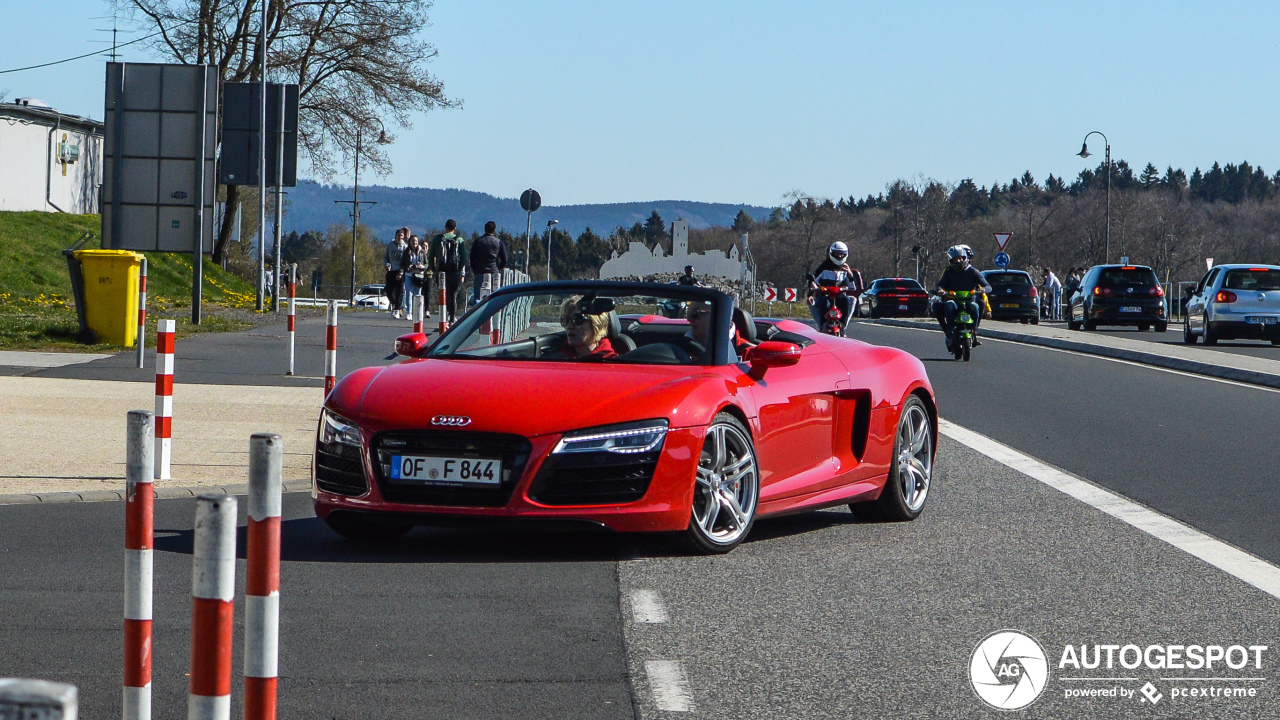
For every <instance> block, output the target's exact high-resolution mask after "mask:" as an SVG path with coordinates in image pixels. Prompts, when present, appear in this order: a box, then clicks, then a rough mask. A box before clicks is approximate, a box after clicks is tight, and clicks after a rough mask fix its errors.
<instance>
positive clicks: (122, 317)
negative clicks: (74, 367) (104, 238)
mask: <svg viewBox="0 0 1280 720" xmlns="http://www.w3.org/2000/svg"><path fill="white" fill-rule="evenodd" d="M72 254H73V255H74V256H75V258H76V260H79V261H80V268H81V274H82V276H83V278H84V315H85V322H86V323H88V325H89V327H90V329H92V330H93V331H94V332H95V333H97V334H98V342H103V343H110V344H112V345H123V346H125V347H132V346H133V344H134V343H135V342H137V339H138V274H139V272H140V271H141V268H142V255H140V254H138V253H135V252H129V251H128V250H77V251H76V252H74V253H72Z"/></svg>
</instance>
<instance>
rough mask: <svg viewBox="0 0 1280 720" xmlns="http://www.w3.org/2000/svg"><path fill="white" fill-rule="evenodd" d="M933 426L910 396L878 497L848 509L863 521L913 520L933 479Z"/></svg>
mask: <svg viewBox="0 0 1280 720" xmlns="http://www.w3.org/2000/svg"><path fill="white" fill-rule="evenodd" d="M934 450H935V447H934V442H933V423H932V421H931V420H930V419H929V412H928V411H927V410H925V407H924V402H922V401H921V400H920V398H919V397H917V396H915V395H912V396H911V397H910V398H908V399H907V401H906V402H905V403H903V405H902V414H901V415H899V416H898V432H897V434H896V435H895V437H894V441H893V461H892V462H893V464H892V465H891V466H890V468H889V477H888V479H887V480H886V481H885V484H884V489H883V490H881V491H880V497H879V498H877V499H875V500H871V501H868V502H860V503H851V504H850V505H849V510H851V511H852V512H853V514H854V515H857V516H858V517H859V518H860V519H863V520H889V521H905V520H915V519H916V518H917V517H919V516H920V513H921V512H922V511H923V510H924V504H925V501H926V500H927V499H928V497H929V485H930V483H931V482H932V479H933V457H934Z"/></svg>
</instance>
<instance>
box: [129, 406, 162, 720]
mask: <svg viewBox="0 0 1280 720" xmlns="http://www.w3.org/2000/svg"><path fill="white" fill-rule="evenodd" d="M128 418H129V419H128V434H127V435H126V437H125V487H126V493H127V494H126V496H125V505H124V548H125V549H124V714H123V717H124V720H151V582H152V557H151V554H152V549H153V548H154V542H153V536H154V533H153V532H152V528H153V517H154V511H153V505H154V500H155V492H154V490H153V488H154V484H153V483H152V482H151V475H152V471H153V468H154V464H153V460H152V452H153V450H154V448H155V438H154V435H155V417H154V416H153V415H152V414H151V413H149V412H147V411H146V410H130V411H129V415H128Z"/></svg>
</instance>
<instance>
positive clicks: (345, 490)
mask: <svg viewBox="0 0 1280 720" xmlns="http://www.w3.org/2000/svg"><path fill="white" fill-rule="evenodd" d="M356 452H357V453H359V451H358V450H357V451H356ZM316 487H318V488H320V489H321V490H323V491H325V492H327V493H333V494H334V495H348V496H351V497H358V496H360V495H364V494H365V493H367V492H369V483H368V481H366V480H365V477H364V466H363V463H361V462H360V460H359V459H358V458H349V457H345V456H342V455H334V454H332V453H327V452H325V451H324V450H321V449H319V448H316Z"/></svg>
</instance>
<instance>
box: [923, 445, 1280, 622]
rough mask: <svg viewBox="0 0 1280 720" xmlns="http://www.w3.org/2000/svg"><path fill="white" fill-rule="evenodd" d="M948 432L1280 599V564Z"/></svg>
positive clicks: (1025, 458)
mask: <svg viewBox="0 0 1280 720" xmlns="http://www.w3.org/2000/svg"><path fill="white" fill-rule="evenodd" d="M938 426H939V430H940V431H941V433H942V434H943V435H946V436H947V437H949V438H951V439H952V440H955V441H956V442H958V443H960V444H962V445H966V446H968V447H970V448H972V449H974V450H976V451H978V452H980V453H982V454H983V455H986V456H987V457H989V458H991V459H992V460H995V461H996V462H998V463H1001V464H1002V465H1006V466H1008V467H1010V468H1012V469H1014V470H1016V471H1018V472H1020V473H1022V474H1024V475H1027V476H1029V477H1032V478H1035V479H1036V480H1039V481H1040V482H1042V483H1044V484H1045V485H1048V486H1049V487H1051V488H1053V489H1055V490H1058V491H1060V492H1062V493H1065V494H1066V495H1070V496H1071V497H1073V498H1075V499H1077V500H1079V501H1080V502H1083V503H1085V504H1087V505H1091V506H1093V507H1095V508H1097V509H1098V510H1101V511H1102V512H1104V513H1106V514H1108V515H1110V516H1112V517H1114V518H1116V519H1118V520H1120V521H1121V522H1124V523H1127V524H1129V525H1131V526H1133V527H1135V528H1137V529H1139V530H1141V531H1143V532H1145V533H1147V534H1148V535H1151V536H1152V537H1154V538H1156V539H1158V540H1163V541H1164V542H1166V543H1169V544H1170V545H1172V546H1174V547H1176V548H1178V549H1179V550H1182V551H1183V552H1185V553H1187V554H1189V555H1192V556H1194V557H1197V558H1199V559H1201V560H1203V561H1204V562H1206V563H1209V564H1210V565H1212V566H1214V567H1216V568H1218V569H1219V570H1222V571H1223V572H1225V573H1227V574H1228V575H1233V576H1235V577H1237V578H1239V579H1241V580H1243V581H1244V582H1246V583H1248V584H1250V585H1252V586H1254V587H1256V588H1258V589H1259V590H1261V591H1263V592H1265V593H1267V594H1268V595H1271V596H1272V597H1275V598H1277V599H1280V568H1278V567H1276V566H1275V565H1272V564H1271V563H1268V562H1267V561H1265V560H1262V559H1261V558H1258V557H1255V556H1254V555H1251V554H1249V553H1247V552H1245V551H1244V550H1241V549H1239V548H1237V547H1235V546H1232V545H1229V544H1227V543H1225V542H1223V541H1221V540H1219V539H1217V538H1215V537H1211V536H1209V535H1206V534H1205V533H1203V532H1200V531H1199V530H1196V529H1195V528H1193V527H1191V526H1189V525H1186V524H1184V523H1181V522H1179V521H1177V520H1174V519H1173V518H1170V517H1168V516H1167V515H1163V514H1161V513H1159V512H1156V511H1155V510H1152V509H1151V508H1148V507H1146V506H1145V505H1140V504H1138V503H1136V502H1134V501H1132V500H1130V499H1128V498H1125V497H1122V496H1120V495H1117V494H1116V493H1114V492H1111V491H1110V490H1105V489H1103V488H1101V487H1098V486H1097V485H1094V484H1093V483H1090V482H1088V481H1085V480H1082V479H1080V478H1077V477H1075V476H1073V475H1070V474H1068V473H1066V472H1064V471H1062V470H1059V469H1058V468H1055V467H1053V466H1051V465H1047V464H1045V463H1043V462H1040V461H1039V460H1036V459H1035V458H1033V457H1031V456H1029V455H1026V454H1024V453H1021V452H1019V451H1017V450H1014V449H1013V448H1011V447H1009V446H1008V445H1005V444H1003V443H1000V442H998V441H996V440H993V439H991V438H989V437H987V436H986V435H982V434H979V433H976V432H974V431H972V430H969V429H967V428H964V427H961V426H959V425H956V424H954V423H951V422H947V421H946V420H939V421H938Z"/></svg>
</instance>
